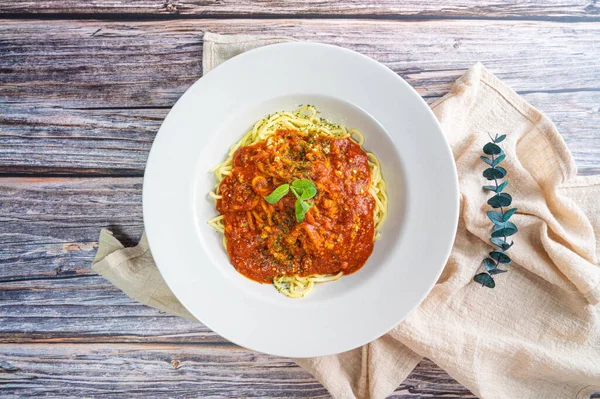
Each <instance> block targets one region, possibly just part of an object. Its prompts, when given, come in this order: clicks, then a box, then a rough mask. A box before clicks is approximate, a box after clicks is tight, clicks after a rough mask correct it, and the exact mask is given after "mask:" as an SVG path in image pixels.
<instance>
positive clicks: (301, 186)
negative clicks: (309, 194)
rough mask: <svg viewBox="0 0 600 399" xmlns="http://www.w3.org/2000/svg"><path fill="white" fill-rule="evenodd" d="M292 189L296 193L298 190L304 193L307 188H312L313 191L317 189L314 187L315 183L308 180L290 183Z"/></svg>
mask: <svg viewBox="0 0 600 399" xmlns="http://www.w3.org/2000/svg"><path fill="white" fill-rule="evenodd" d="M292 187H293V188H295V189H296V190H298V191H300V190H302V191H304V190H306V189H307V188H314V189H315V190H316V189H317V186H315V183H313V182H311V181H310V180H294V181H293V182H292ZM300 194H301V193H300Z"/></svg>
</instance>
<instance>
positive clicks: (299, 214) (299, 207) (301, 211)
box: [295, 199, 306, 223]
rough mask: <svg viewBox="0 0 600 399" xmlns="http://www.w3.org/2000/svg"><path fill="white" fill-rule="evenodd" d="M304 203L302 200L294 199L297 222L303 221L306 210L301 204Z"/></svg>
mask: <svg viewBox="0 0 600 399" xmlns="http://www.w3.org/2000/svg"><path fill="white" fill-rule="evenodd" d="M303 203H304V201H302V200H300V199H297V200H296V205H295V207H296V220H297V221H298V223H302V222H304V216H305V215H306V211H305V210H304V207H303V206H302V204H303Z"/></svg>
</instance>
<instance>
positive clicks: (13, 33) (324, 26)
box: [0, 0, 600, 399]
mask: <svg viewBox="0 0 600 399" xmlns="http://www.w3.org/2000/svg"><path fill="white" fill-rule="evenodd" d="M440 3H441V2H439V1H435V0H419V1H417V0H411V1H402V0H381V1H373V0H369V1H367V0H339V1H336V2H333V3H329V2H324V1H306V0H263V1H259V2H250V1H248V0H239V1H236V0H121V1H116V0H96V1H93V2H89V1H83V0H79V1H78V0H36V1H33V0H22V1H18V0H0V13H2V15H0V18H1V19H0V397H2V398H23V397H30V396H46V397H94V398H127V399H129V398H167V397H178V398H192V397H202V396H204V397H206V396H210V397H231V398H243V397H256V398H271V397H310V398H326V397H329V395H328V394H327V391H326V390H325V389H324V388H323V387H322V386H321V385H320V384H319V383H318V382H317V381H316V380H315V379H314V378H313V377H311V376H310V375H309V374H308V373H307V372H305V371H303V370H302V369H301V368H299V367H298V366H296V365H295V364H294V363H293V362H292V361H290V360H288V359H281V358H276V357H272V356H267V355H261V354H259V353H254V352H250V351H248V350H245V349H242V348H239V347H237V346H235V345H233V344H231V343H229V342H227V341H225V340H224V339H223V338H221V337H219V336H218V335H217V334H215V333H213V332H212V331H210V330H209V329H208V328H206V327H204V326H202V325H198V324H194V323H190V322H187V321H185V320H182V319H179V318H176V317H171V316H169V315H167V314H163V313H161V312H159V311H156V310H154V309H151V308H148V307H146V306H143V305H140V304H138V303H136V302H134V301H132V300H130V299H129V298H127V297H126V296H125V295H124V294H122V293H121V292H119V291H118V290H117V289H115V288H113V287H112V286H111V285H110V284H109V283H108V282H107V281H106V280H104V279H103V278H101V277H99V276H98V275H96V274H94V273H93V272H92V271H91V270H90V263H91V260H92V259H93V257H94V254H95V251H96V247H97V237H98V232H99V230H100V228H102V227H108V228H110V229H111V230H113V231H114V232H115V233H116V235H117V236H118V238H120V239H121V240H124V241H125V242H126V243H127V244H133V243H135V242H136V241H137V239H138V238H139V237H140V235H141V232H142V228H143V224H142V209H141V189H142V176H143V172H144V166H145V162H146V157H147V155H148V150H149V149H150V146H151V144H152V140H153V138H154V135H155V132H156V131H157V129H158V128H159V126H160V124H161V121H162V120H163V118H164V117H165V115H166V114H167V112H168V111H169V109H170V108H171V106H172V105H173V103H174V102H175V101H176V100H177V98H178V97H179V96H180V95H181V94H182V93H183V92H184V91H185V90H186V89H187V88H188V87H189V86H190V85H191V84H192V83H193V82H194V81H195V80H196V79H197V78H198V77H200V76H201V75H202V68H201V59H202V34H203V32H204V31H205V30H209V31H214V32H218V33H249V34H276V35H282V36H292V37H295V38H298V39H301V40H314V41H320V42H325V43H332V44H336V45H339V46H342V47H347V48H350V49H353V50H356V51H360V52H362V53H364V54H366V55H368V56H370V57H373V58H375V59H376V60H378V61H380V62H382V63H384V64H385V65H387V66H389V67H390V68H392V69H393V70H394V71H396V72H397V73H398V74H399V75H401V76H402V77H403V78H404V79H406V80H407V81H408V82H409V83H410V84H411V85H412V86H413V87H414V88H415V89H416V90H417V91H418V92H419V93H420V94H421V95H422V96H423V97H424V98H425V99H426V100H427V101H428V102H432V101H434V100H435V99H436V98H439V97H440V96H442V95H443V94H444V93H446V92H447V90H448V88H449V87H450V84H451V82H453V81H454V80H455V79H456V78H457V77H459V76H460V75H461V74H462V73H463V72H464V71H465V69H466V68H468V67H469V66H470V65H472V64H473V63H474V62H476V61H482V62H483V63H484V65H486V66H487V67H488V68H489V69H490V70H492V72H494V73H496V74H497V75H498V76H499V77H500V78H501V79H503V80H504V81H505V82H507V83H508V84H509V85H510V86H512V87H513V88H514V89H515V90H517V91H518V92H519V93H520V94H521V95H522V96H523V97H524V98H525V99H526V100H527V101H529V102H530V103H532V104H533V105H534V106H536V107H538V108H539V109H541V110H542V111H543V112H545V113H546V114H548V115H549V116H550V118H551V119H552V120H553V121H554V122H555V123H556V124H557V126H558V128H559V130H560V131H561V133H562V134H563V137H564V139H565V141H566V142H567V145H568V146H569V148H570V149H571V150H572V152H573V154H574V156H575V159H576V162H577V165H578V166H579V168H580V173H583V174H593V173H599V172H600V134H599V133H598V132H599V131H600V113H599V110H600V4H598V3H597V1H596V0H543V1H542V0H528V1H524V2H522V1H517V0H512V1H509V2H506V3H505V5H503V6H500V5H499V4H500V3H499V2H497V1H493V0H478V1H475V0H446V1H444V2H443V3H444V4H443V5H441V4H440ZM241 327H243V326H241ZM392 397H393V398H440V397H444V398H469V397H473V395H472V394H471V393H470V392H469V391H468V390H467V389H466V388H464V387H462V386H461V385H460V384H458V383H457V382H456V381H454V380H453V379H452V378H451V377H449V376H448V375H446V374H445V373H444V372H443V371H442V370H440V369H439V368H438V367H436V366H435V365H434V364H433V363H432V362H430V361H427V360H424V361H423V362H421V364H420V365H419V366H418V367H417V368H416V369H415V371H414V372H413V373H412V374H411V376H410V377H409V378H408V379H407V380H406V381H405V382H404V383H403V384H402V385H400V386H399V387H398V388H397V390H396V392H395V393H394V394H393V395H392ZM596 397H599V398H600V396H596Z"/></svg>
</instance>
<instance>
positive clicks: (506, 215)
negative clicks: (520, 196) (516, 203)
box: [503, 208, 517, 222]
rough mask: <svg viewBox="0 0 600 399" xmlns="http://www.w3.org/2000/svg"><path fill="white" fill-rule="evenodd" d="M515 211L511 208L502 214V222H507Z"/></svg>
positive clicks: (515, 209)
mask: <svg viewBox="0 0 600 399" xmlns="http://www.w3.org/2000/svg"><path fill="white" fill-rule="evenodd" d="M516 211H517V208H511V209H509V210H508V211H506V212H504V216H503V220H504V221H505V222H508V219H510V217H511V216H512V215H513V214H514V213H515V212H516Z"/></svg>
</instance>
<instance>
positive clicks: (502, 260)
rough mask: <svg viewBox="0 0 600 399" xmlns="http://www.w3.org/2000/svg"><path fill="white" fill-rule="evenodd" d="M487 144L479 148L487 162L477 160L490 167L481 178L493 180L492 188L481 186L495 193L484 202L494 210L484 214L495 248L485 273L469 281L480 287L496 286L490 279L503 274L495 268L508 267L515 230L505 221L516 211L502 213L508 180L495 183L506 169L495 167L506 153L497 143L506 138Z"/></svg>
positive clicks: (485, 263) (507, 204)
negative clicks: (473, 281)
mask: <svg viewBox="0 0 600 399" xmlns="http://www.w3.org/2000/svg"><path fill="white" fill-rule="evenodd" d="M490 138H491V139H492V141H491V142H489V143H487V144H486V145H485V146H483V152H484V153H485V154H486V155H490V156H491V159H490V158H488V157H486V156H481V157H480V158H481V160H482V161H483V162H485V163H486V164H488V165H489V166H490V167H489V168H487V169H486V170H484V171H483V177H485V178H486V179H488V180H490V181H492V180H493V181H494V185H493V186H483V189H484V190H487V191H492V192H495V193H496V194H495V195H494V196H493V197H491V198H490V199H488V201H487V203H488V205H490V206H491V207H492V208H494V209H499V210H500V212H498V211H493V210H491V211H487V213H486V214H487V217H488V218H489V219H490V220H491V221H492V223H494V229H493V231H492V234H491V237H490V241H491V242H492V244H494V245H495V246H496V247H498V248H499V249H494V250H493V251H492V252H490V254H489V255H490V257H489V258H485V259H484V260H483V266H484V268H485V270H486V271H485V272H483V273H479V274H477V275H476V276H475V277H473V280H475V281H476V282H478V283H480V284H481V285H483V286H486V287H489V288H494V287H495V286H496V283H495V281H494V277H492V276H495V275H496V274H500V273H506V270H503V269H500V268H499V266H500V265H501V264H504V265H505V266H508V265H509V264H510V263H511V260H510V258H509V256H508V255H507V254H506V251H508V249H509V248H510V247H512V245H513V244H514V241H511V242H510V244H509V243H508V237H510V236H512V235H514V234H516V233H517V231H519V230H518V229H517V226H515V224H514V223H512V222H509V219H510V218H511V216H512V215H513V214H514V213H515V212H516V211H517V208H510V209H508V210H506V211H505V210H504V208H507V207H510V204H511V203H512V197H511V196H510V195H509V194H508V193H504V192H502V191H503V190H504V189H505V188H506V186H507V185H508V181H506V180H505V181H504V182H503V183H500V184H498V180H499V179H503V178H504V177H506V169H504V168H503V167H501V166H498V165H499V164H500V162H502V161H503V160H504V159H505V158H506V154H504V151H502V148H500V146H498V143H500V142H502V141H503V140H504V139H505V138H506V135H505V134H503V135H501V136H498V135H497V134H496V137H492V136H490Z"/></svg>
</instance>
